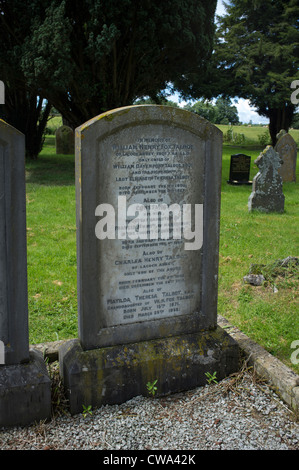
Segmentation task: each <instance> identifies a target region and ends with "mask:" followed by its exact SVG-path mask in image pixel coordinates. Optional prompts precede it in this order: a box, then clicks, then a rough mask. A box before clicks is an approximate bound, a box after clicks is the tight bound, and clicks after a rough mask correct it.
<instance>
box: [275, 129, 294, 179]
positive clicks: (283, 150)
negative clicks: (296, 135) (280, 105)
mask: <svg viewBox="0 0 299 470" xmlns="http://www.w3.org/2000/svg"><path fill="white" fill-rule="evenodd" d="M277 139H278V140H277V142H276V145H275V147H274V150H275V151H276V152H277V153H279V155H280V158H281V159H282V161H283V164H282V165H281V167H280V168H279V170H278V173H279V174H280V176H281V177H282V181H283V182H290V181H294V182H296V162H297V145H296V142H295V140H294V139H293V137H292V136H291V135H290V134H288V133H287V132H286V131H285V130H283V129H282V130H281V131H280V132H279V134H278V135H277Z"/></svg>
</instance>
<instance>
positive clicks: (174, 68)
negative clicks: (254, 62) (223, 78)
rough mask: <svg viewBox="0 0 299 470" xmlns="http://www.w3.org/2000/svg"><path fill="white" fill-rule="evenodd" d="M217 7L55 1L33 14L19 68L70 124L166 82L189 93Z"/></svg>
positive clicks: (201, 70) (210, 2) (129, 0)
mask: <svg viewBox="0 0 299 470" xmlns="http://www.w3.org/2000/svg"><path fill="white" fill-rule="evenodd" d="M13 1H15V0H13ZM49 3H50V4H49ZM215 8H216V0H201V1H199V0H188V1H184V2H182V1H181V0H171V1H170V0H164V1H163V2H161V1H160V0H144V1H142V2H136V1H135V0H121V1H119V0H110V1H109V2H108V1H105V2H103V1H102V0H80V1H79V0H63V1H60V0H59V1H58V0H51V1H50V2H48V7H47V8H46V9H45V12H44V13H43V14H42V15H40V13H39V14H38V15H37V16H35V17H33V20H32V24H31V28H30V31H29V34H27V36H26V38H25V40H24V47H23V55H22V61H21V66H22V70H23V71H24V73H25V76H26V78H27V80H28V83H29V84H30V85H31V84H32V85H36V84H38V86H39V88H40V90H41V92H42V94H43V95H44V96H45V97H46V98H47V99H48V101H49V102H51V103H52V104H53V106H55V108H56V109H58V110H59V111H60V112H61V114H62V115H63V117H64V118H65V119H66V120H67V121H68V122H69V123H70V124H71V125H72V127H76V126H78V125H80V124H82V123H83V122H85V121H86V120H88V119H90V118H92V117H94V116H95V115H97V114H100V113H102V112H104V111H106V110H108V109H113V108H116V107H120V106H125V105H130V104H132V103H133V102H135V101H136V100H137V99H138V98H142V97H143V96H149V97H150V98H152V99H154V100H156V99H157V98H159V99H161V92H162V90H164V89H165V88H166V87H167V85H168V83H172V85H173V87H174V88H175V89H177V90H179V91H182V92H184V93H186V94H189V95H192V94H193V92H194V90H193V82H194V80H198V79H199V77H201V79H202V80H203V79H204V75H205V71H206V64H207V61H208V59H209V58H210V56H211V53H212V47H213V37H214V30H215V27H214V13H215Z"/></svg>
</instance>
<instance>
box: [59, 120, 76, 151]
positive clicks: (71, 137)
mask: <svg viewBox="0 0 299 470" xmlns="http://www.w3.org/2000/svg"><path fill="white" fill-rule="evenodd" d="M55 141H56V153H57V154H63V155H73V154H74V152H75V134H74V131H73V129H71V128H70V127H69V126H60V127H59V128H58V129H57V130H56V132H55Z"/></svg>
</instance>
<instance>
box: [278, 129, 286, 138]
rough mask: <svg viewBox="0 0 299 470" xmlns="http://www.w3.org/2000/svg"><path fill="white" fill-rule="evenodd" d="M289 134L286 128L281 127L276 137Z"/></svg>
mask: <svg viewBox="0 0 299 470" xmlns="http://www.w3.org/2000/svg"><path fill="white" fill-rule="evenodd" d="M285 134H287V131H285V130H284V129H281V130H280V131H279V132H278V134H276V139H277V140H279V139H280V137H282V136H283V135H285Z"/></svg>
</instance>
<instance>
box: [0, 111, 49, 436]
mask: <svg viewBox="0 0 299 470" xmlns="http://www.w3.org/2000/svg"><path fill="white" fill-rule="evenodd" d="M0 221H1V223H0V342H1V363H0V427H1V426H10V425H18V424H27V423H28V422H33V421H35V420H36V419H44V418H47V417H48V416H49V413H50V411H51V398H50V393H51V386H50V380H49V378H48V374H47V370H46V368H45V365H44V363H43V358H42V356H41V357H39V356H38V354H37V353H36V352H35V351H32V352H31V351H29V339H28V296H27V245H26V197H25V138H24V135H23V134H21V133H20V132H19V131H17V130H16V129H14V128H13V127H11V126H10V125H8V124H6V123H5V122H4V121H2V120H0Z"/></svg>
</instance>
